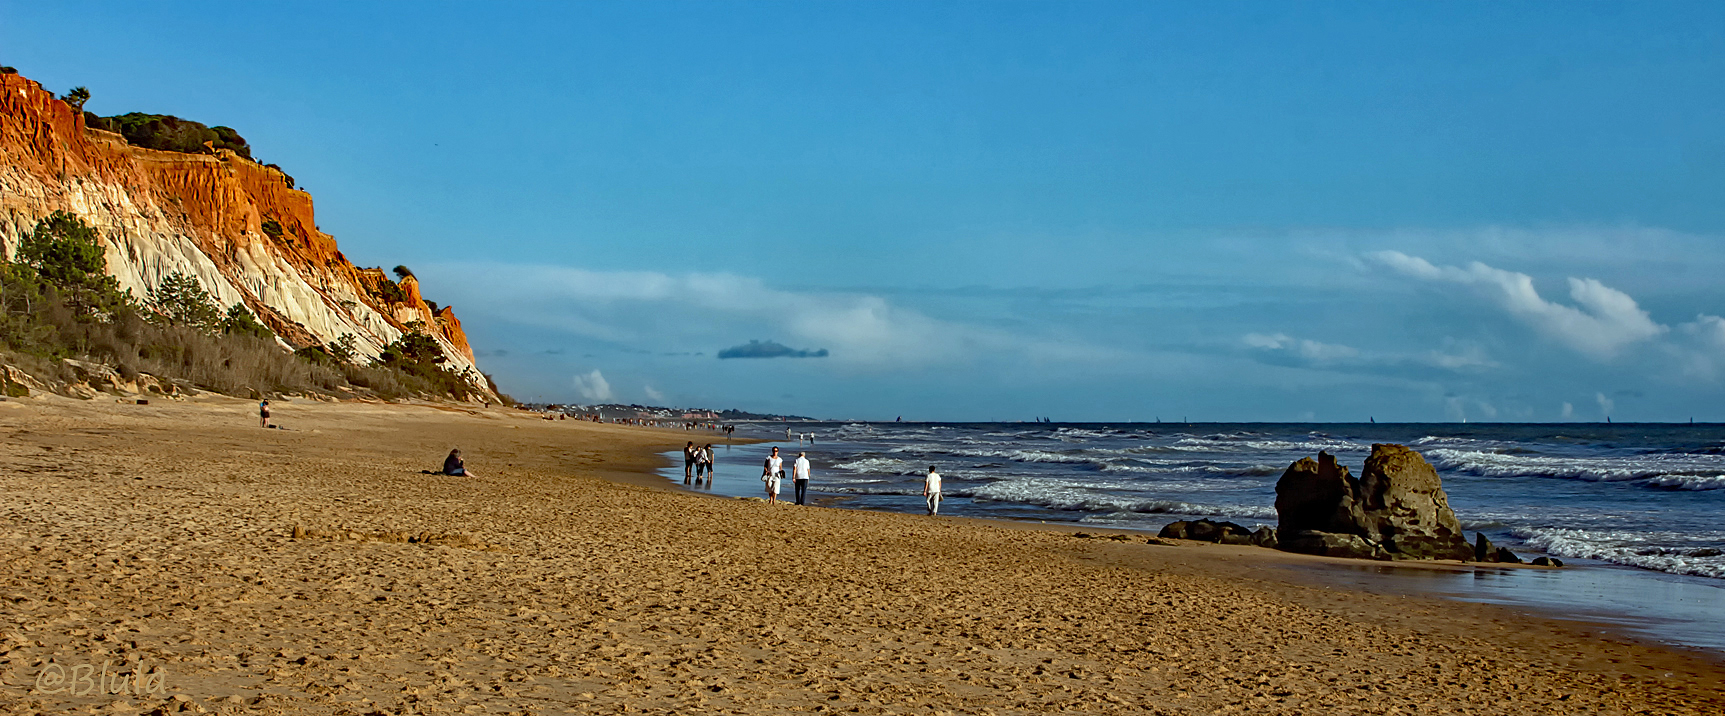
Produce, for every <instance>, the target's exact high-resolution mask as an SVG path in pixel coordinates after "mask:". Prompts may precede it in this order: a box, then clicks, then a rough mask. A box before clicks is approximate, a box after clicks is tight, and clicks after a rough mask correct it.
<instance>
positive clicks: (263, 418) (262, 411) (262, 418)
mask: <svg viewBox="0 0 1725 716" xmlns="http://www.w3.org/2000/svg"><path fill="white" fill-rule="evenodd" d="M258 422H259V423H260V424H259V426H258V427H263V428H267V427H269V426H270V401H267V400H266V401H264V402H262V403H258Z"/></svg>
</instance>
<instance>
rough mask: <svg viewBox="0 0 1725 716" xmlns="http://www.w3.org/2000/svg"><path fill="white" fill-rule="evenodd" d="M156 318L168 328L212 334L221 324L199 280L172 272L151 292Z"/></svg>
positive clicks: (214, 305)
mask: <svg viewBox="0 0 1725 716" xmlns="http://www.w3.org/2000/svg"><path fill="white" fill-rule="evenodd" d="M150 303H151V304H152V305H154V306H155V307H156V315H157V316H158V317H159V318H161V320H162V322H164V323H166V324H168V325H170V326H189V327H191V328H196V329H198V330H201V331H203V332H205V333H213V332H215V329H216V328H217V326H218V325H219V324H220V322H221V315H222V314H221V312H220V309H217V308H216V302H215V300H214V299H212V298H210V294H209V293H207V292H205V291H204V287H203V284H200V283H198V280H197V279H195V278H192V277H191V276H187V275H185V274H183V273H180V272H178V271H175V272H173V273H171V274H168V275H167V276H164V277H163V278H162V282H161V283H158V284H156V287H155V288H152V289H150Z"/></svg>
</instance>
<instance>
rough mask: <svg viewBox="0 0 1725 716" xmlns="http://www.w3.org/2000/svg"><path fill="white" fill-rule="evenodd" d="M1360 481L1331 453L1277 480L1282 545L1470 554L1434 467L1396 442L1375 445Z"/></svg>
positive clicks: (1389, 555) (1433, 555)
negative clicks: (1337, 462)
mask: <svg viewBox="0 0 1725 716" xmlns="http://www.w3.org/2000/svg"><path fill="white" fill-rule="evenodd" d="M1361 472H1362V475H1361V477H1360V478H1359V479H1357V480H1356V479H1355V478H1354V477H1353V475H1352V474H1351V473H1350V472H1349V471H1348V468H1347V467H1345V466H1342V465H1338V464H1336V459H1335V457H1334V456H1332V455H1330V454H1329V453H1326V452H1320V453H1318V459H1316V460H1313V459H1311V458H1301V459H1300V460H1299V461H1297V462H1295V463H1294V464H1293V465H1290V466H1289V467H1288V470H1287V472H1284V473H1282V478H1281V479H1280V480H1278V481H1277V482H1276V515H1277V517H1278V519H1279V525H1278V528H1277V537H1278V542H1279V546H1280V548H1281V549H1283V550H1287V551H1289V552H1303V553H1306V554H1321V555H1328V556H1333V557H1358V558H1365V559H1459V560H1468V559H1473V558H1474V548H1473V546H1471V545H1469V544H1468V542H1467V538H1466V537H1465V536H1464V535H1463V534H1462V531H1461V522H1460V521H1458V520H1457V519H1456V517H1455V512H1453V511H1451V510H1450V507H1449V497H1448V496H1447V495H1445V494H1444V491H1443V484H1442V482H1441V481H1440V480H1439V479H1438V474H1437V470H1436V469H1435V468H1433V467H1432V466H1431V463H1428V462H1426V461H1425V458H1423V457H1420V455H1419V453H1417V452H1414V451H1413V450H1409V449H1408V448H1406V447H1404V446H1401V445H1389V444H1377V445H1373V446H1372V454H1371V456H1370V457H1368V458H1366V464H1365V466H1364V469H1363V470H1362V471H1361Z"/></svg>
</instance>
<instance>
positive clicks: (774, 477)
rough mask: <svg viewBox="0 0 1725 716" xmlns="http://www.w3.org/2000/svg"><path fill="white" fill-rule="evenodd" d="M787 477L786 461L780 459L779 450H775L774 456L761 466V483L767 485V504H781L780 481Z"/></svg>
mask: <svg viewBox="0 0 1725 716" xmlns="http://www.w3.org/2000/svg"><path fill="white" fill-rule="evenodd" d="M784 475H785V460H784V458H781V457H779V449H778V448H773V454H772V455H770V456H768V457H767V462H766V464H764V465H762V466H761V482H764V483H766V484H767V504H769V505H776V504H778V503H779V479H780V478H782V477H784Z"/></svg>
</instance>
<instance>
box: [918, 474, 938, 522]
mask: <svg viewBox="0 0 1725 716" xmlns="http://www.w3.org/2000/svg"><path fill="white" fill-rule="evenodd" d="M922 496H923V498H925V499H927V500H928V513H929V514H930V515H937V514H940V473H938V472H935V471H934V466H933V465H929V466H928V477H925V478H923V480H922Z"/></svg>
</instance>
